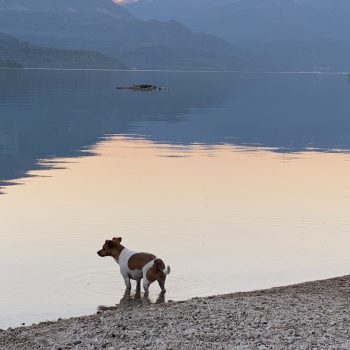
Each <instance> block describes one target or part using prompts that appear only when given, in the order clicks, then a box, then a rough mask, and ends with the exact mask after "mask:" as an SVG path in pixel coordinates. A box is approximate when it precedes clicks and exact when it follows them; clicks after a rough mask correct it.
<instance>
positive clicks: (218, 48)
mask: <svg viewBox="0 0 350 350" xmlns="http://www.w3.org/2000/svg"><path fill="white" fill-rule="evenodd" d="M0 32H4V33H8V34H10V35H14V36H16V37H19V38H21V39H24V40H27V41H29V42H32V43H34V44H37V45H43V46H50V47H59V48H65V49H79V50H98V51H100V52H102V53H104V54H106V55H109V56H113V57H116V58H119V59H121V60H122V61H123V62H124V63H125V64H127V65H128V66H131V67H135V68H145V69H205V70H206V69H236V68H237V67H239V66H244V65H245V64H246V63H245V57H244V56H241V55H240V54H239V53H237V52H236V50H235V49H234V47H233V46H232V45H230V44H229V43H227V42H226V41H225V40H223V39H220V38H217V37H215V36H212V35H208V34H195V33H193V32H191V31H190V30H189V29H188V28H186V27H185V26H183V25H182V24H180V23H178V22H176V21H167V22H162V21H158V20H152V21H143V20H140V19H137V18H135V17H134V16H133V15H131V14H130V13H129V12H128V11H127V10H126V9H125V8H123V7H121V6H119V5H117V4H115V3H114V2H112V0H62V1H56V0H31V1H30V2H29V1H25V0H11V1H10V0H0Z"/></svg>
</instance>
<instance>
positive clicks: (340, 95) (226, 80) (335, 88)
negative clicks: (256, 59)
mask: <svg viewBox="0 0 350 350" xmlns="http://www.w3.org/2000/svg"><path fill="white" fill-rule="evenodd" d="M140 82H145V83H153V84H156V85H160V86H167V87H168V88H169V90H168V91H163V92H157V93H138V94H136V93H133V92H131V91H123V90H120V91H117V90H116V89H115V87H116V86H117V85H122V86H123V85H130V84H134V83H140ZM349 94H350V90H349V84H348V81H347V78H346V77H344V76H322V75H319V76H317V75H277V74H274V75H264V74H260V75H259V74H227V73H165V72H101V71H89V72H81V71H80V72H79V71H73V72H71V71H20V70H18V71H0V186H4V185H9V184H11V183H13V184H15V183H16V180H18V179H20V178H24V177H26V176H29V175H28V174H29V172H30V171H31V170H37V169H45V168H52V167H55V166H56V164H55V162H54V161H50V160H54V159H56V158H64V157H82V156H86V155H89V154H92V152H93V150H92V149H93V146H94V145H95V144H96V143H97V142H98V141H100V140H101V139H102V138H104V137H106V136H107V135H114V134H118V135H126V136H128V135H130V136H132V135H143V137H145V138H146V139H148V140H151V141H154V142H156V143H164V144H170V145H183V146H187V145H192V144H195V143H196V144H203V145H205V146H207V147H211V146H214V145H219V144H227V145H232V146H253V147H269V148H270V147H271V148H273V149H274V150H275V151H277V152H303V151H307V150H310V149H312V150H317V151H321V152H331V151H340V152H348V150H349V149H350V118H349V117H348V116H349V111H350V98H349ZM42 160H46V161H44V162H43V161H42Z"/></svg>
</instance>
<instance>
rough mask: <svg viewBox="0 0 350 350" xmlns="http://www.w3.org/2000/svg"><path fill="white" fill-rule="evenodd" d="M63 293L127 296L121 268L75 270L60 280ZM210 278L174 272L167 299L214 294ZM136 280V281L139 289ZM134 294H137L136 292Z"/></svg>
mask: <svg viewBox="0 0 350 350" xmlns="http://www.w3.org/2000/svg"><path fill="white" fill-rule="evenodd" d="M59 284H60V288H59V294H63V295H66V294H72V291H74V294H75V295H80V296H84V297H87V298H93V299H94V300H99V296H101V295H105V296H113V297H116V298H123V296H124V293H125V286H124V282H123V280H122V278H121V276H120V275H119V271H118V270H107V271H90V272H85V273H79V274H78V273H71V274H69V275H65V276H64V277H62V278H61V280H60V281H59ZM208 286H210V283H209V281H208V280H207V279H205V278H203V277H199V276H195V275H191V274H189V273H186V272H184V271H181V270H180V271H176V270H175V271H172V272H171V274H170V275H169V276H168V278H167V281H166V289H167V291H168V293H167V294H166V295H167V299H172V300H184V299H189V298H192V297H195V296H199V295H210V294H212V291H211V290H210V288H208ZM135 287H136V282H135V281H132V289H133V290H135ZM158 294H159V287H158V284H157V283H153V284H152V285H151V289H150V297H149V298H150V302H157V299H158V297H159V295H158ZM132 295H133V294H132Z"/></svg>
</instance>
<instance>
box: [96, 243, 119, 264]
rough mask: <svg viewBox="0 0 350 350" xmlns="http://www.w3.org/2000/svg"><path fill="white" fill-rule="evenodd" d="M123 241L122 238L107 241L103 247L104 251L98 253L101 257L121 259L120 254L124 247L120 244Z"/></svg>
mask: <svg viewBox="0 0 350 350" xmlns="http://www.w3.org/2000/svg"><path fill="white" fill-rule="evenodd" d="M121 241H122V238H121V237H118V238H115V237H114V238H113V239H112V240H108V239H107V240H106V241H105V244H104V245H103V246H102V249H101V250H99V251H98V252H97V254H98V255H99V256H102V257H103V256H111V257H113V258H114V259H117V260H118V258H119V255H120V253H121V252H122V250H123V249H124V246H122V245H121V244H120V242H121Z"/></svg>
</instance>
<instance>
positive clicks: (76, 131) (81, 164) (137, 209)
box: [0, 71, 350, 328]
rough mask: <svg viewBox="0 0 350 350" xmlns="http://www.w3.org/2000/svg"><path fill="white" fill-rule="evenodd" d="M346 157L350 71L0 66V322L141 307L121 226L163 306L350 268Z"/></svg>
mask: <svg viewBox="0 0 350 350" xmlns="http://www.w3.org/2000/svg"><path fill="white" fill-rule="evenodd" d="M139 82H150V83H155V84H159V85H162V86H167V87H169V90H168V91H164V92H155V93H133V92H131V91H117V90H115V86H117V85H129V84H133V83H139ZM349 150H350V84H349V82H348V81H347V78H346V76H343V75H305V74H295V75H286V74H272V75H268V74H228V73H160V72H158V73H156V72H93V71H89V72H76V71H75V72H74V71H0V186H1V194H0V215H1V220H0V238H1V246H0V277H1V279H0V280H1V282H0V290H1V292H0V327H2V328H6V327H8V326H14V325H18V324H20V323H21V322H26V323H27V324H28V323H31V322H37V321H41V320H47V319H55V318H57V317H67V316H74V315H80V314H87V313H93V312H95V311H96V309H97V307H98V306H99V305H106V306H113V305H115V304H117V303H119V302H121V303H123V304H125V303H126V304H128V302H129V303H130V301H128V300H126V299H127V298H126V299H125V298H123V292H124V283H123V281H122V278H121V276H120V274H119V272H118V269H117V266H116V264H115V262H114V261H113V260H112V259H110V258H105V259H102V258H100V257H98V256H97V255H96V251H97V250H98V249H99V248H100V246H101V245H102V243H103V241H104V240H105V239H107V238H111V237H113V236H115V235H117V234H118V235H121V236H122V237H123V240H124V243H125V245H127V246H128V247H129V248H131V249H134V250H144V251H150V252H154V253H156V254H158V255H159V256H161V257H163V258H164V259H165V260H166V262H167V263H168V264H170V265H171V267H172V274H171V275H170V276H169V278H168V281H167V289H168V293H167V295H166V299H172V300H180V299H186V298H191V297H195V296H204V295H212V294H219V293H228V292H233V291H239V290H249V289H255V288H265V287H270V286H276V285H282V284H288V283H293V282H301V281H306V280H310V279H317V278H326V277H330V276H336V275H341V274H347V273H349V270H350V254H349V251H350V248H349V247H350V215H349V208H350V185H349V184H350V182H349V179H350V162H349V161H350V155H349V153H348V151H349ZM158 297H159V294H158V287H157V286H156V285H154V286H153V288H152V289H151V294H150V300H147V299H141V300H139V301H135V302H136V303H148V302H156V301H157V299H158ZM158 301H162V300H159V299H158Z"/></svg>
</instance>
